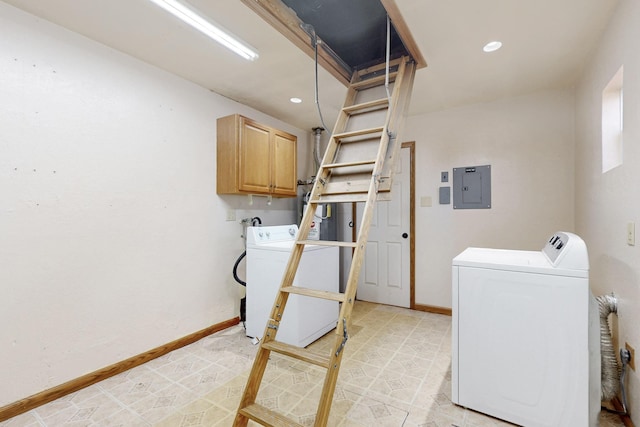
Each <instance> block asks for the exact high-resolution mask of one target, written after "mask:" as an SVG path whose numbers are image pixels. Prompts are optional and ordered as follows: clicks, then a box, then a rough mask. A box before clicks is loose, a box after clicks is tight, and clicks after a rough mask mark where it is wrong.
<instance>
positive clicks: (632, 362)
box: [624, 342, 636, 371]
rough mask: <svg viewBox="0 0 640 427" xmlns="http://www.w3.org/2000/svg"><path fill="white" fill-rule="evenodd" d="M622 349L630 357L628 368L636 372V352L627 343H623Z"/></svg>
mask: <svg viewBox="0 0 640 427" xmlns="http://www.w3.org/2000/svg"><path fill="white" fill-rule="evenodd" d="M624 348H626V349H627V350H628V351H629V354H630V355H631V360H629V367H630V368H631V369H633V370H634V371H635V370H636V351H635V349H634V348H633V347H631V346H630V345H629V343H628V342H626V343H624Z"/></svg>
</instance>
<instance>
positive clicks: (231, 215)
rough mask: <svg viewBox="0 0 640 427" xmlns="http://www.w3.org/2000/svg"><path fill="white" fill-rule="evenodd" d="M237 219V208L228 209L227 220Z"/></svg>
mask: <svg viewBox="0 0 640 427" xmlns="http://www.w3.org/2000/svg"><path fill="white" fill-rule="evenodd" d="M235 220H236V210H235V209H229V210H227V221H235Z"/></svg>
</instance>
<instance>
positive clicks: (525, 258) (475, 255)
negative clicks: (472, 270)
mask: <svg viewBox="0 0 640 427" xmlns="http://www.w3.org/2000/svg"><path fill="white" fill-rule="evenodd" d="M453 266H465V267H476V268H488V269H492V270H506V271H521V272H527V273H538V274H552V275H557V276H571V277H589V271H588V270H576V269H570V268H562V267H554V266H553V265H552V264H551V263H550V262H549V259H548V258H547V256H545V255H544V254H543V253H542V251H518V250H508V249H489V248H467V249H465V250H464V251H463V252H462V253H461V254H460V255H458V256H457V257H455V258H454V259H453Z"/></svg>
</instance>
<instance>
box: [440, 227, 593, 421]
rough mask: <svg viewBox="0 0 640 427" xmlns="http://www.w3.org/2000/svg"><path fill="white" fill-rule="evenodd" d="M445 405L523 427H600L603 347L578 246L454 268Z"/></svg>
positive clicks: (470, 253)
mask: <svg viewBox="0 0 640 427" xmlns="http://www.w3.org/2000/svg"><path fill="white" fill-rule="evenodd" d="M452 278H453V283H452V286H453V288H452V297H453V301H452V306H453V307H452V308H453V310H452V361H451V386H452V396H451V399H452V401H453V402H454V403H456V404H458V405H461V406H464V407H467V408H470V409H473V410H476V411H479V412H482V413H485V414H488V415H492V416H494V417H497V418H501V419H503V420H506V421H509V422H512V423H516V424H519V425H523V426H527V427H543V426H544V427H557V426H568V427H574V426H575V427H583V426H593V427H595V426H597V425H598V413H599V411H600V341H599V340H600V339H599V315H598V308H597V303H596V301H595V299H594V298H593V296H592V295H591V292H590V290H589V260H588V256H587V248H586V246H585V243H584V241H583V240H582V239H581V238H580V237H578V236H576V235H575V234H571V233H566V232H558V233H556V234H554V235H553V236H552V237H551V238H550V239H549V241H548V242H547V243H546V244H545V246H544V248H543V249H542V250H541V251H516V250H500V249H484V248H468V249H466V250H465V251H464V252H462V253H461V254H460V255H458V256H457V257H455V258H454V259H453V275H452Z"/></svg>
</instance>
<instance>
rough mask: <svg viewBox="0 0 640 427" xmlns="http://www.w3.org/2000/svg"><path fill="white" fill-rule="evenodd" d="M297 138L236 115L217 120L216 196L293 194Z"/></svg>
mask: <svg viewBox="0 0 640 427" xmlns="http://www.w3.org/2000/svg"><path fill="white" fill-rule="evenodd" d="M297 142H298V141H297V137H296V136H295V135H291V134H290V133H287V132H284V131H281V130H278V129H274V128H272V127H269V126H266V125H263V124H260V123H258V122H255V121H253V120H251V119H249V118H246V117H244V116H241V115H239V114H233V115H231V116H226V117H221V118H219V119H218V120H217V172H216V175H217V193H218V194H265V195H272V196H279V197H295V196H296V194H297V182H298V174H297V160H298V156H297Z"/></svg>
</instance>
